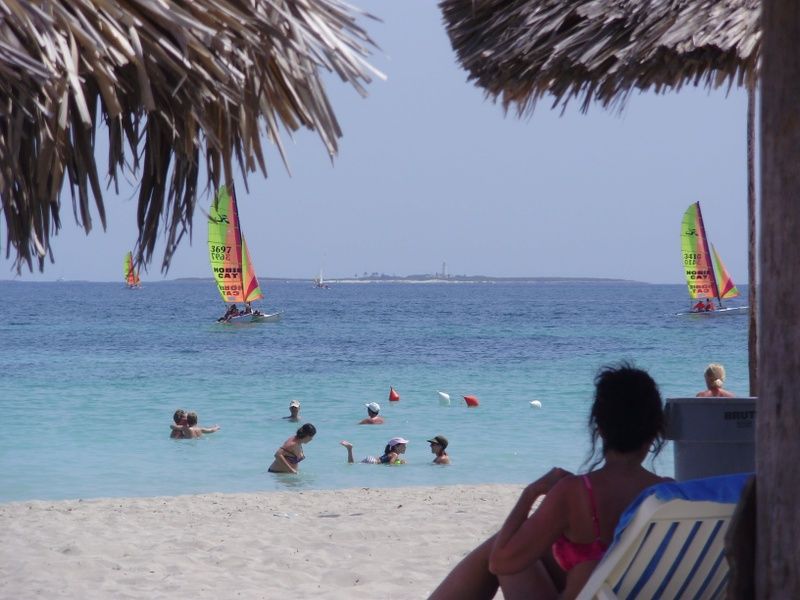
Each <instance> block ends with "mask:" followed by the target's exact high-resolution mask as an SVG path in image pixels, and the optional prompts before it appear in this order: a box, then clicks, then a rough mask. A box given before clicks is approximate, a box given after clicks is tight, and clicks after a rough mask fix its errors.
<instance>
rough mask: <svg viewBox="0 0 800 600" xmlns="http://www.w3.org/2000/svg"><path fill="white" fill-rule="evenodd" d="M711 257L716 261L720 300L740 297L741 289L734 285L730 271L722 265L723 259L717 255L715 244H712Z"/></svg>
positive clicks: (715, 269)
mask: <svg viewBox="0 0 800 600" xmlns="http://www.w3.org/2000/svg"><path fill="white" fill-rule="evenodd" d="M711 256H712V257H713V259H714V275H715V276H716V280H717V290H718V291H719V297H720V298H736V296H738V295H739V289H738V288H737V287H736V284H735V283H733V279H731V276H730V273H728V269H726V268H725V265H724V264H722V259H721V258H720V257H719V254H717V249H716V248H714V244H711Z"/></svg>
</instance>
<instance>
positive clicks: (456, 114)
mask: <svg viewBox="0 0 800 600" xmlns="http://www.w3.org/2000/svg"><path fill="white" fill-rule="evenodd" d="M355 4H357V5H358V6H360V7H361V8H363V9H365V10H367V11H368V12H370V13H372V14H374V15H376V16H377V17H379V18H380V19H381V20H382V21H381V22H372V21H367V22H365V24H366V26H367V28H368V30H369V33H370V35H371V36H372V37H373V39H374V40H375V41H376V42H377V43H378V45H379V46H380V49H379V50H377V51H376V52H375V53H374V55H373V57H372V59H371V62H372V64H373V65H375V66H376V67H377V68H378V69H380V70H381V71H382V72H383V73H385V74H386V75H387V79H386V81H381V80H378V79H376V80H375V81H374V82H373V83H372V84H371V85H370V86H369V87H368V92H369V95H368V96H367V97H366V98H362V97H361V96H360V95H358V94H357V93H356V92H355V90H353V89H352V88H350V87H347V86H346V85H345V84H343V83H341V82H340V81H339V80H338V79H337V78H335V77H326V82H327V84H328V93H329V96H330V99H331V102H332V105H333V108H334V111H335V113H336V115H337V117H338V119H339V123H340V125H341V127H342V130H343V132H344V136H343V138H342V139H341V140H340V151H339V155H338V156H337V157H336V158H335V159H334V161H333V162H331V160H330V158H329V157H328V154H327V151H326V150H325V147H324V146H323V144H322V143H321V142H320V141H319V139H318V138H317V137H316V134H314V133H311V132H299V133H295V134H293V135H292V137H291V139H289V138H285V144H286V146H287V158H288V161H289V166H290V168H291V176H290V175H289V174H288V173H287V171H286V169H285V168H284V166H283V164H282V162H281V159H280V157H279V155H278V153H277V151H275V150H274V149H271V150H270V152H269V153H268V155H267V161H268V165H267V166H268V170H269V173H268V177H266V178H265V177H263V175H261V173H253V174H251V175H250V177H249V179H248V183H249V193H248V192H246V191H245V188H244V185H243V184H242V182H241V180H239V181H237V182H236V189H237V199H238V204H239V212H240V218H241V220H242V228H243V233H244V235H245V238H246V239H247V243H248V246H249V249H250V255H251V257H252V259H253V262H254V263H255V266H256V271H257V273H258V275H259V276H260V277H286V278H303V277H307V278H309V279H310V278H312V277H315V276H316V275H317V274H318V273H319V271H320V269H324V275H325V278H326V279H327V278H343V277H353V276H354V275H356V274H358V275H361V274H363V273H364V272H368V273H372V272H380V273H386V274H389V275H398V276H401V275H409V274H419V273H434V272H438V271H440V270H441V267H442V262H446V264H447V272H448V273H450V274H465V275H489V276H508V277H526V276H530V277H550V276H558V277H609V278H621V279H630V280H636V281H645V282H650V283H681V282H683V281H684V280H683V271H682V262H681V255H680V239H679V234H680V222H681V217H682V215H683V212H684V211H685V210H686V208H687V207H688V206H689V204H691V203H692V202H695V201H698V200H699V201H700V202H701V206H702V210H703V216H704V219H705V224H706V229H707V232H708V235H709V238H710V240H711V242H713V243H714V245H715V246H716V248H717V250H718V252H719V253H720V255H721V256H722V259H723V261H724V262H725V264H726V266H727V267H728V270H729V271H730V273H731V275H732V277H733V279H734V281H736V282H737V283H746V279H747V208H746V189H747V186H746V155H745V152H746V138H745V133H746V130H745V122H746V94H745V92H744V91H743V90H741V89H734V90H732V91H730V92H729V93H727V94H726V93H725V89H723V90H717V91H712V92H708V91H707V90H705V89H695V88H684V89H683V90H681V91H680V92H672V93H669V94H667V95H656V94H654V93H644V94H639V95H633V96H632V97H631V98H630V100H629V101H628V104H627V105H626V107H625V109H624V111H623V112H622V113H621V114H620V113H617V112H608V111H605V110H603V108H602V107H601V106H600V105H596V104H595V105H592V106H591V107H590V109H589V111H588V113H587V114H583V113H581V112H580V111H579V109H578V106H577V103H576V104H575V105H570V107H569V108H568V109H567V111H566V112H565V113H564V114H563V115H562V114H561V111H560V109H555V110H551V109H550V104H549V102H548V101H547V99H545V100H544V101H543V102H541V103H540V104H539V106H538V107H537V109H536V112H535V113H534V114H533V115H532V116H531V117H525V118H523V119H520V118H518V117H517V116H516V114H515V113H509V114H508V115H506V114H505V113H504V111H503V109H502V107H501V106H500V105H498V104H495V103H493V102H492V101H491V100H488V99H486V98H485V95H484V93H483V91H482V90H480V89H479V88H476V87H475V86H474V85H473V84H472V83H469V82H467V73H466V71H464V70H463V69H461V68H460V67H459V66H458V64H457V62H456V56H455V53H454V52H453V50H452V48H451V46H450V42H449V40H448V38H447V34H446V32H445V29H444V25H443V23H442V17H441V13H440V11H439V9H438V8H437V6H436V3H435V2H432V1H431V0H406V1H405V2H396V1H391V0H355ZM101 154H103V149H99V150H98V156H100V155H101ZM201 183H203V184H204V183H205V182H204V181H203V182H201ZM104 197H105V200H106V209H107V211H108V227H107V230H106V231H105V232H103V230H102V228H101V227H100V226H99V219H95V222H96V223H97V226H96V227H95V229H94V230H93V231H92V232H91V233H90V234H89V236H86V235H85V234H84V233H83V230H82V229H80V228H79V227H78V226H77V225H76V224H75V222H74V219H73V217H72V207H71V204H70V202H71V201H70V197H69V194H68V193H67V194H65V195H63V196H62V224H63V228H62V230H61V232H60V233H59V235H58V236H57V237H56V238H54V239H53V240H52V246H53V250H54V254H55V258H56V262H55V264H50V263H49V262H48V263H47V264H46V266H45V271H44V273H39V272H38V271H35V272H34V273H30V272H28V271H23V273H22V275H21V276H17V274H16V272H15V271H14V270H13V260H12V259H10V258H7V257H5V255H3V257H2V258H0V279H21V280H25V281H32V280H55V279H59V278H63V279H67V280H70V279H81V280H90V281H117V280H120V281H121V279H122V259H123V255H124V254H125V252H127V251H128V250H129V249H131V248H132V247H133V244H134V242H135V240H136V235H137V234H136V220H135V214H136V196H135V181H133V182H132V185H131V186H130V187H128V188H127V189H125V188H123V189H121V193H120V194H119V195H116V194H114V193H113V188H109V189H108V190H107V191H106V193H105V194H104ZM209 202H210V199H205V198H201V199H200V203H201V204H200V206H199V207H198V210H196V211H195V219H194V231H193V236H192V240H191V244H190V243H189V239H188V237H187V238H185V239H184V242H182V245H181V247H180V248H179V249H178V251H177V253H176V255H175V256H174V258H173V261H172V266H171V268H170V270H169V272H168V273H167V274H166V275H165V274H163V273H162V272H161V268H160V266H161V260H160V259H161V255H162V252H163V244H161V245H160V246H159V247H158V248H157V251H156V255H155V257H154V261H153V263H152V264H151V265H150V266H149V269H148V271H147V272H146V273H143V275H142V280H143V281H144V282H145V283H147V282H148V281H158V280H162V279H175V278H180V277H210V276H211V271H210V267H209V263H208V250H207V245H206V226H205V217H204V215H203V212H202V210H199V209H200V208H203V209H205V210H207V206H204V205H203V204H204V203H205V204H207V203H209ZM2 227H3V231H0V235H2V237H3V238H4V239H3V241H5V235H6V231H5V230H4V227H5V226H4V225H2ZM3 246H5V244H3Z"/></svg>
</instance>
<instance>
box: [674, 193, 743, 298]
mask: <svg viewBox="0 0 800 600" xmlns="http://www.w3.org/2000/svg"><path fill="white" fill-rule="evenodd" d="M681 253H682V255H683V269H684V272H685V274H686V284H687V285H688V286H689V296H690V297H691V298H692V299H694V300H696V299H699V298H716V299H717V300H719V301H721V300H722V299H723V298H735V297H736V296H738V295H739V290H738V289H737V288H736V285H735V284H734V283H733V280H732V279H731V276H730V274H729V273H728V270H727V269H726V268H725V265H724V264H722V259H720V257H719V254H717V251H716V249H715V248H714V246H713V245H710V244H709V243H708V237H707V236H706V228H705V225H704V224H703V213H702V212H701V211H700V203H699V202H695V203H694V204H692V205H691V206H690V207H689V208H687V209H686V212H685V213H684V214H683V221H682V222H681Z"/></svg>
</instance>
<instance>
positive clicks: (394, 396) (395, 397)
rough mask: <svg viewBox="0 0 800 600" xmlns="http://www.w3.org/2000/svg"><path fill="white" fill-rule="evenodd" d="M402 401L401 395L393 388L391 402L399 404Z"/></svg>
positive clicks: (390, 393)
mask: <svg viewBox="0 0 800 600" xmlns="http://www.w3.org/2000/svg"><path fill="white" fill-rule="evenodd" d="M398 400H400V394H398V393H397V392H396V391H395V390H394V388H393V387H390V388H389V401H390V402H397V401H398Z"/></svg>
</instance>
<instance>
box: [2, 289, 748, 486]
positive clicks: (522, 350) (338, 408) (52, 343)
mask: <svg viewBox="0 0 800 600" xmlns="http://www.w3.org/2000/svg"><path fill="white" fill-rule="evenodd" d="M262 288H264V290H265V292H266V294H267V298H266V299H265V300H264V301H263V302H261V303H259V304H260V306H259V308H262V309H264V308H268V309H273V308H274V309H280V310H283V311H284V318H283V320H282V321H281V322H279V323H269V324H254V325H242V326H224V325H219V324H216V323H215V322H214V321H215V318H216V317H217V316H219V315H220V314H221V313H222V312H223V311H224V305H223V303H222V302H221V300H220V299H219V296H218V295H217V292H216V287H215V285H214V283H213V282H211V281H210V280H209V281H188V282H181V281H175V282H160V283H148V282H145V285H144V288H142V289H140V290H128V289H126V288H125V287H124V286H123V285H122V284H117V283H78V282H74V283H73V282H62V283H17V282H0V342H1V343H0V418H1V419H2V434H0V481H2V486H0V501H11V500H23V499H34V498H36V499H59V498H78V497H82V498H87V497H103V496H153V495H174V494H185V493H195V492H205V491H223V492H234V491H256V490H280V489H287V488H289V489H293V488H304V489H309V488H326V489H327V488H337V487H357V486H363V487H386V486H400V485H426V484H439V483H443V484H449V483H481V482H520V483H522V482H527V481H529V480H531V479H532V478H535V477H536V476H537V475H538V474H540V473H541V472H542V471H543V470H545V469H547V468H549V467H550V466H552V465H559V466H563V467H565V468H569V469H577V468H579V467H580V466H581V464H582V463H583V461H584V459H585V458H586V456H587V453H588V451H589V441H588V434H587V432H586V418H587V415H588V406H589V404H590V402H591V394H592V378H593V376H594V374H595V372H596V371H597V369H598V367H600V366H602V365H604V364H607V363H611V362H616V361H619V360H621V359H627V360H631V361H633V362H635V364H637V365H638V366H640V367H644V368H646V369H648V370H649V371H650V372H651V373H652V375H653V376H654V377H655V378H656V381H658V383H659V385H660V386H661V390H662V393H663V395H664V396H665V397H670V396H684V395H694V393H696V392H697V391H698V390H700V389H702V387H703V377H702V373H703V369H704V368H705V366H706V365H707V364H708V363H709V362H721V363H723V364H724V365H725V366H726V368H727V370H728V382H727V383H728V387H729V388H730V389H732V390H733V391H735V392H739V393H740V394H742V395H746V394H747V389H748V382H747V319H746V318H744V317H741V316H738V317H737V316H727V317H715V318H704V317H692V316H689V317H676V316H674V313H675V312H677V311H680V310H685V309H686V307H687V306H688V305H689V303H688V301H687V299H686V288H685V286H679V285H647V284H626V283H551V284H548V283H541V284H539V283H536V284H534V283H525V284H522V283H519V284H393V283H371V284H339V285H333V286H332V287H331V289H329V290H318V289H314V288H313V287H312V286H311V284H310V283H300V282H285V283H284V282H262ZM745 293H746V291H745ZM389 386H394V387H395V389H397V390H398V391H399V393H400V394H401V400H400V402H396V403H392V404H391V405H390V403H389V402H388V401H387V396H388V391H389ZM439 390H442V391H445V392H448V393H449V394H451V396H452V404H451V405H450V406H442V405H440V403H439V401H438V396H437V393H436V392H437V391H439ZM465 394H471V395H475V396H477V397H478V398H479V399H480V402H481V406H480V407H479V408H476V409H468V408H466V406H465V405H464V402H463V400H461V397H462V396H463V395H465ZM293 398H297V399H298V400H300V401H301V403H302V412H301V416H302V418H303V421H308V422H311V423H313V424H314V425H315V426H316V427H317V429H318V435H317V437H316V438H315V439H314V441H313V442H311V443H310V444H309V445H308V446H307V447H306V454H307V456H308V459H307V460H306V461H305V462H303V463H302V465H301V469H302V470H301V473H300V475H298V476H275V475H271V474H269V473H267V472H266V467H267V466H268V465H269V463H270V462H271V457H272V454H273V452H274V451H275V449H276V448H277V447H278V446H279V445H280V444H281V443H282V442H283V441H284V440H285V439H286V438H287V437H289V435H290V434H291V433H292V432H293V430H294V429H295V428H296V426H297V425H296V424H293V423H289V422H288V421H285V420H283V419H282V418H281V417H283V416H285V415H287V414H288V409H287V406H288V404H289V401H290V400H291V399H293ZM533 399H538V400H540V401H541V402H542V405H543V407H542V408H541V409H538V410H537V409H535V408H532V407H531V406H530V404H529V402H530V401H531V400H533ZM370 401H377V402H379V403H380V404H381V406H382V407H383V411H382V412H383V414H384V416H385V418H386V424H385V425H383V426H358V425H356V423H357V422H358V421H359V420H360V419H361V418H362V417H364V416H365V415H366V409H365V408H364V404H365V403H366V402H370ZM178 407H182V408H185V409H189V410H195V411H197V412H198V413H199V415H200V422H201V424H206V425H211V424H214V423H218V424H220V425H221V427H222V429H221V431H219V432H218V433H215V434H213V435H208V436H206V437H204V438H203V439H199V440H181V441H176V440H170V439H169V437H168V434H169V428H168V426H169V423H170V422H171V416H172V413H173V411H174V410H175V409H176V408H178ZM437 434H442V435H445V436H447V437H448V438H449V439H450V453H451V456H452V457H453V463H454V464H453V465H452V466H449V467H435V466H432V465H431V464H429V463H430V460H431V459H432V456H431V455H430V453H429V449H428V445H427V444H426V443H425V440H426V439H427V438H429V437H432V436H434V435H437ZM396 435H401V436H404V437H407V438H409V439H410V440H411V444H410V445H409V448H408V452H407V455H406V457H407V459H408V461H409V464H407V465H404V466H401V467H380V466H371V465H361V464H355V465H348V464H346V462H345V458H346V453H345V450H344V448H342V447H341V446H339V441H340V440H342V439H349V440H350V441H352V442H353V443H354V445H355V453H356V455H357V456H364V455H367V454H380V453H381V452H382V450H383V446H384V444H385V443H386V440H388V439H389V438H390V437H393V436H396ZM671 461H672V459H671V449H670V448H667V450H666V451H665V453H664V454H663V455H662V457H661V458H660V459H659V460H658V461H657V463H656V467H657V468H658V470H659V472H661V473H663V474H671V473H672V462H671Z"/></svg>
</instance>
